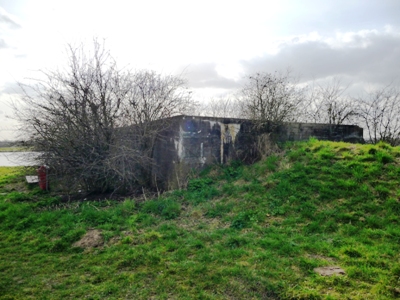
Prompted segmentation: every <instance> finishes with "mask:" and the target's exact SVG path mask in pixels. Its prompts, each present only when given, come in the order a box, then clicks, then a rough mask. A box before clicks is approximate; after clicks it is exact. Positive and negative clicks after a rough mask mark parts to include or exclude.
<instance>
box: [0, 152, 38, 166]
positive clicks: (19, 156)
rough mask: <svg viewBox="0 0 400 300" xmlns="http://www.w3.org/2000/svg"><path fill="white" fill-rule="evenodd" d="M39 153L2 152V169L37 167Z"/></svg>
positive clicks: (0, 162) (0, 160)
mask: <svg viewBox="0 0 400 300" xmlns="http://www.w3.org/2000/svg"><path fill="white" fill-rule="evenodd" d="M37 156H38V153H37V152H0V167H16V166H36V165H38V163H37V162H36V161H35V158H36V157H37Z"/></svg>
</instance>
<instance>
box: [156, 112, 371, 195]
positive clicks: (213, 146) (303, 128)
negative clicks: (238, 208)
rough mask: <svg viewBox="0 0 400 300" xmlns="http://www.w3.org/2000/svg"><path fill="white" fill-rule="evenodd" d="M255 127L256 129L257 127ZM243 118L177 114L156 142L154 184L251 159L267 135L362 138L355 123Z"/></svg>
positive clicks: (168, 184)
mask: <svg viewBox="0 0 400 300" xmlns="http://www.w3.org/2000/svg"><path fill="white" fill-rule="evenodd" d="M256 128H257V129H256ZM256 128H255V126H254V124H253V123H252V122H251V121H249V120H245V119H233V118H212V117H196V116H176V117H172V118H170V122H168V126H166V128H165V130H163V132H162V133H161V137H160V138H159V139H158V141H157V142H156V144H155V147H154V151H153V158H154V161H155V165H154V167H153V170H152V174H153V180H154V184H157V187H159V188H162V189H170V188H176V187H179V186H184V185H185V183H186V181H187V176H188V174H189V173H190V171H191V170H193V169H194V170H199V169H202V168H204V167H205V166H208V165H211V164H215V163H220V164H224V163H226V162H228V161H230V160H233V159H243V160H245V161H254V160H255V159H256V158H257V155H259V153H257V151H258V152H259V150H260V149H257V147H256V142H257V138H258V137H259V136H260V135H263V134H264V135H268V136H270V137H271V138H272V139H274V140H276V141H280V142H285V141H300V140H307V139H309V138H310V137H315V138H317V139H320V140H332V141H349V142H361V141H363V139H362V136H363V129H362V128H360V127H358V126H355V125H338V126H335V125H329V124H307V123H285V124H279V125H276V124H273V123H266V124H263V125H262V126H257V127H256Z"/></svg>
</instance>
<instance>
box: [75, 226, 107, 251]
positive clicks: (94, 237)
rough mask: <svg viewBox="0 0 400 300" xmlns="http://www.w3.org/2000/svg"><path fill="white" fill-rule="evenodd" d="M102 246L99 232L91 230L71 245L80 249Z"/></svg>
mask: <svg viewBox="0 0 400 300" xmlns="http://www.w3.org/2000/svg"><path fill="white" fill-rule="evenodd" d="M101 245H103V237H102V236H101V231H100V230H98V229H91V230H89V231H88V232H86V234H85V235H84V236H83V237H82V238H81V239H80V240H79V241H77V242H75V243H74V244H73V246H74V247H80V248H84V249H87V248H93V247H98V246H101Z"/></svg>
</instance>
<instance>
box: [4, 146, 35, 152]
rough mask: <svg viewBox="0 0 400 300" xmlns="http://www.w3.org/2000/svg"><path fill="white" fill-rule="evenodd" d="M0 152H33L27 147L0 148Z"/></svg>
mask: <svg viewBox="0 0 400 300" xmlns="http://www.w3.org/2000/svg"><path fill="white" fill-rule="evenodd" d="M0 152H33V151H32V149H30V148H28V147H0Z"/></svg>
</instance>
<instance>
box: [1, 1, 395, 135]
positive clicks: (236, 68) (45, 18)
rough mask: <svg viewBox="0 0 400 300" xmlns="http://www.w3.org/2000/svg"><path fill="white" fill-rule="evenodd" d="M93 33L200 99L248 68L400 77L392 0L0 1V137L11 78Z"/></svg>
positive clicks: (310, 77) (47, 65) (309, 76)
mask: <svg viewBox="0 0 400 300" xmlns="http://www.w3.org/2000/svg"><path fill="white" fill-rule="evenodd" d="M94 36H96V37H99V38H105V39H106V47H107V48H108V49H109V50H110V51H111V54H112V55H113V56H114V57H115V58H116V59H117V62H118V64H119V65H120V66H129V67H131V68H133V69H140V68H149V69H155V70H157V71H159V72H163V73H167V74H183V75H184V76H185V77H186V78H187V79H188V85H189V87H191V88H192V89H193V91H194V96H195V97H197V99H198V100H201V101H202V100H206V99H209V98H211V97H218V96H221V95H225V94H229V93H230V92H232V91H233V90H235V89H237V88H240V86H241V85H242V84H243V78H244V76H245V75H246V74H251V73H253V72H256V71H263V72H274V71H275V70H285V69H287V68H290V69H291V70H293V72H294V73H296V74H300V75H301V77H300V78H301V81H303V82H309V81H317V82H319V81H324V80H330V78H332V77H341V78H342V79H343V81H344V82H346V83H350V84H351V87H350V90H353V91H355V92H360V91H361V90H362V89H366V88H371V87H376V86H380V85H384V84H388V83H390V82H399V77H400V1H399V0H332V1H331V0H302V1H298V0H279V1H277V0H275V1H269V0H264V1H251V0H247V1H234V0H230V1H218V0H213V1H207V0H202V1H190V0H182V1H177V0H164V1H163V0H157V1H151V0H146V1H145V0H141V1H134V0H131V1H122V0H113V1H101V0H96V1H95V0H79V1H78V0H68V1H62V0H58V1H51V0H31V1H29V0H0V140H1V139H5V138H13V137H14V135H13V134H14V133H13V129H14V128H15V125H14V123H12V121H10V120H8V119H7V118H6V115H8V114H10V110H9V108H7V106H6V102H7V101H9V99H10V98H11V97H13V96H14V94H16V93H18V90H17V86H16V84H15V83H16V82H17V81H22V80H24V78H28V77H35V76H37V75H35V74H37V70H40V69H52V68H55V67H57V66H60V65H62V62H63V61H65V45H66V44H67V43H78V42H82V41H90V40H91V39H92V37H94Z"/></svg>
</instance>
